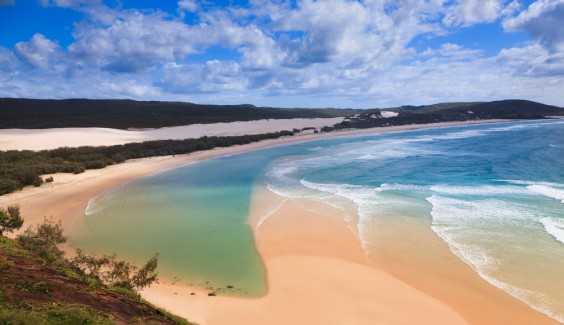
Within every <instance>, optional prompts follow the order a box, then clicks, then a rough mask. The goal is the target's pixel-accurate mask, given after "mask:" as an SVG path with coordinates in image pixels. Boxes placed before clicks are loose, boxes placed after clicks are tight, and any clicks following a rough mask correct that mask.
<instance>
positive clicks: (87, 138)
mask: <svg viewBox="0 0 564 325" xmlns="http://www.w3.org/2000/svg"><path fill="white" fill-rule="evenodd" d="M341 121H343V118H342V117H336V118H315V119H283V120H273V119H270V120H257V121H247V122H230V123H212V124H191V125H185V126H173V127H165V128H160V129H147V130H131V131H128V130H118V129H108V128H57V129H32V130H27V129H0V150H43V149H55V148H59V147H79V146H111V145H118V144H124V143H130V142H143V141H150V140H168V139H175V140H176V139H188V138H199V137H202V136H232V135H244V134H260V133H269V132H277V131H283V130H289V131H291V130H292V129H293V128H297V129H302V128H305V127H315V128H321V127H324V126H332V125H333V124H337V123H339V122H341Z"/></svg>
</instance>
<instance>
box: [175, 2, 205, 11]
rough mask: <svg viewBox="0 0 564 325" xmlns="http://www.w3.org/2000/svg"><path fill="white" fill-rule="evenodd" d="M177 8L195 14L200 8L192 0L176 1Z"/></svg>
mask: <svg viewBox="0 0 564 325" xmlns="http://www.w3.org/2000/svg"><path fill="white" fill-rule="evenodd" d="M178 8H179V9H180V10H186V11H189V12H196V11H197V10H198V9H199V8H200V6H199V5H198V3H197V2H196V1H194V0H180V1H178Z"/></svg>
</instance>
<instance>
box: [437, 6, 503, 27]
mask: <svg viewBox="0 0 564 325" xmlns="http://www.w3.org/2000/svg"><path fill="white" fill-rule="evenodd" d="M512 6H513V5H512ZM503 9H504V7H503V0H481V1H475V0H458V1H457V4H456V5H454V6H452V7H450V8H449V9H448V11H447V14H446V15H445V17H444V18H443V23H444V24H445V25H447V26H460V25H462V26H469V25H473V24H477V23H489V22H492V21H495V20H496V19H498V18H499V17H500V16H501V14H502V12H503Z"/></svg>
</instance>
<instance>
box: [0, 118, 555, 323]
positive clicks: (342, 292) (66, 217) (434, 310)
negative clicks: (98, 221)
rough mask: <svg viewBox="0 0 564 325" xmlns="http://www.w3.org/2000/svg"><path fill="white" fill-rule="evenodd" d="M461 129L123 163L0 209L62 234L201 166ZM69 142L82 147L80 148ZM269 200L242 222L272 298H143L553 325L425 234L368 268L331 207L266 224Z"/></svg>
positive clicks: (176, 290)
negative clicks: (152, 179) (79, 219)
mask: <svg viewBox="0 0 564 325" xmlns="http://www.w3.org/2000/svg"><path fill="white" fill-rule="evenodd" d="M476 123H484V121H479V122H476ZM460 124H469V123H468V122H463V123H440V124H428V125H409V126H402V127H389V128H381V129H369V130H355V131H343V132H335V133H328V134H316V135H301V136H295V137H289V138H283V139H276V140H268V141H263V142H259V143H253V144H249V145H244V146H236V147H231V148H220V149H215V150H210V151H206V152H199V153H194V154H190V155H185V156H176V157H157V158H147V159H140V160H135V161H128V162H126V163H123V164H119V165H114V166H110V167H108V168H105V169H101V170H89V171H87V172H85V173H83V174H79V175H59V174H57V175H53V177H54V179H55V181H54V182H53V183H51V184H46V185H44V186H42V187H39V188H26V189H24V190H23V191H20V192H17V193H13V194H9V195H5V196H0V206H2V207H5V206H7V205H10V204H19V205H20V206H21V210H22V214H23V216H24V217H25V219H26V226H27V225H30V224H36V223H39V222H41V221H42V219H43V216H49V215H52V216H54V217H55V218H56V219H60V220H62V223H63V226H64V227H68V226H69V225H70V224H71V223H72V222H73V219H74V218H75V217H76V216H79V215H83V213H84V211H85V209H86V206H87V204H88V201H89V200H90V199H91V198H93V197H96V196H97V195H100V194H101V193H103V192H104V191H107V190H109V189H111V188H114V187H116V186H120V185H122V184H125V183H127V182H129V181H131V180H133V179H136V178H139V177H144V176H147V175H150V174H152V173H157V172H161V171H164V170H168V169H171V168H175V167H179V166H182V165H186V164H191V163H195V162H198V161H201V160H205V159H212V158H214V157H219V156H223V155H229V154H234V153H238V152H244V151H249V150H257V149H261V148H265V147H270V146H275V145H283V144H289V143H295V142H300V141H308V140H314V139H319V138H322V137H328V136H339V135H340V136H346V135H355V134H363V133H380V132H393V131H402V130H412V129H418V128H424V127H425V128H427V127H438V126H451V125H460ZM224 127H225V126H224ZM296 127H297V126H296ZM249 133H251V132H249ZM258 133H260V132H258ZM86 137H88V136H86ZM37 139H39V138H35V139H34V140H33V139H31V138H29V137H28V138H27V140H26V141H29V142H22V143H21V144H19V145H21V146H22V147H21V148H20V149H24V148H28V147H25V145H29V146H30V147H29V148H31V149H34V150H39V149H42V148H44V147H43V146H44V144H42V143H41V142H40V141H37ZM43 140H44V141H48V140H45V139H43ZM73 140H74V141H75V143H81V141H82V140H83V139H81V138H80V137H74V138H73ZM33 143H35V147H34V146H33V145H32V144H33ZM79 145H80V144H79ZM29 148H28V149H29ZM0 149H2V148H0ZM273 195H274V194H272V193H270V192H268V191H267V190H265V189H262V188H256V189H255V191H254V195H253V201H252V211H251V216H250V220H249V223H250V226H251V227H252V228H253V229H254V230H255V240H256V245H257V249H258V250H259V252H260V255H261V257H262V259H263V261H264V263H265V266H266V269H267V277H268V288H269V290H268V293H267V294H266V295H265V296H264V297H262V298H259V299H242V298H233V297H221V296H218V297H208V296H207V293H206V292H203V291H201V290H198V289H194V288H189V287H186V286H182V285H179V284H174V285H173V284H171V283H170V282H171V281H170V280H168V279H162V280H161V281H160V283H159V284H157V285H154V286H152V287H151V288H149V289H146V290H145V291H144V292H143V293H142V294H143V297H144V298H146V299H147V300H149V301H151V302H153V303H155V304H157V305H159V306H161V307H164V308H165V309H167V310H169V311H171V312H173V313H176V314H178V315H181V316H183V317H185V318H187V319H189V320H191V321H195V322H197V323H201V324H288V323H290V324H374V323H382V324H383V323H385V324H464V323H470V324H500V323H505V324H552V323H557V322H556V321H554V320H552V319H550V318H548V317H547V316H544V315H543V314H541V313H539V312H536V311H535V310H533V309H532V308H530V307H529V306H527V305H525V304H524V303H522V302H520V301H519V300H517V299H515V298H513V297H511V296H510V295H508V294H507V293H505V292H503V291H502V290H500V289H497V288H495V287H493V286H491V285H490V284H488V283H487V282H486V281H485V280H483V279H481V278H480V277H479V276H478V275H477V274H476V273H475V272H474V271H473V270H472V269H471V268H470V267H469V266H468V265H466V264H465V263H463V262H462V261H461V260H459V259H458V258H457V257H456V256H454V255H453V254H452V253H451V252H450V250H449V249H448V246H447V245H446V244H445V243H444V242H443V241H442V240H441V239H440V238H438V237H437V236H436V235H435V234H434V233H432V232H431V231H430V230H429V231H428V232H427V233H425V232H420V231H419V230H415V229H411V228H410V225H398V231H403V232H410V231H413V233H417V234H416V235H414V236H413V237H412V238H414V239H413V240H410V241H402V242H386V241H383V242H382V243H381V245H382V247H381V254H379V256H378V257H377V258H376V259H374V258H372V259H371V261H372V262H369V261H368V259H367V257H366V256H365V255H364V251H363V249H362V246H361V244H360V242H359V240H358V237H357V235H356V234H355V232H354V230H351V229H350V228H349V227H348V225H347V224H346V223H345V222H344V221H343V218H342V217H341V216H340V215H339V213H338V211H335V210H333V209H332V208H330V207H327V206H322V207H320V206H312V203H311V202H298V201H292V200H288V201H284V203H283V204H282V206H281V207H280V208H279V209H278V210H277V211H276V212H275V213H274V214H272V215H271V216H270V217H269V218H267V219H265V220H264V219H260V216H261V215H263V209H264V206H265V205H266V204H267V202H270V201H271V200H272V199H273V197H272V196H273ZM191 293H195V295H191Z"/></svg>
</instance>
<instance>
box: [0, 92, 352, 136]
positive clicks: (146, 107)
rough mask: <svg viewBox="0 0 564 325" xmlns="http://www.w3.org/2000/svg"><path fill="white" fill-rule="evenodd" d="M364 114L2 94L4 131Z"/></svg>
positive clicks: (0, 116) (0, 111)
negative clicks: (5, 96) (19, 96)
mask: <svg viewBox="0 0 564 325" xmlns="http://www.w3.org/2000/svg"><path fill="white" fill-rule="evenodd" d="M359 112H361V111H360V110H344V109H330V108H329V109H305V108H266V107H256V106H253V105H199V104H193V103H184V102H158V101H134V100H127V99H122V100H114V99H111V100H91V99H63V100H47V99H19V98H0V129H9V128H18V129H47V128H65V127H107V128H114V129H128V128H161V127H166V126H179V125H189V124H196V123H201V124H207V123H219V122H233V121H252V120H261V119H291V118H316V117H341V116H342V117H344V116H350V115H354V114H356V113H359Z"/></svg>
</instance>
